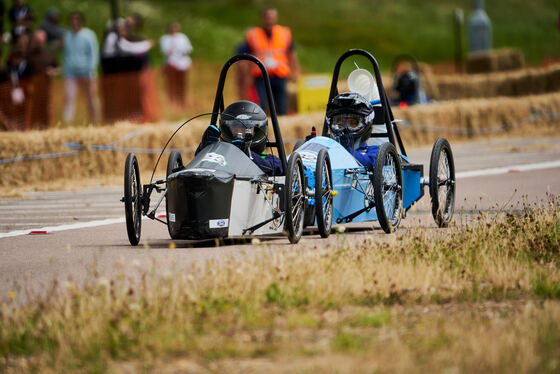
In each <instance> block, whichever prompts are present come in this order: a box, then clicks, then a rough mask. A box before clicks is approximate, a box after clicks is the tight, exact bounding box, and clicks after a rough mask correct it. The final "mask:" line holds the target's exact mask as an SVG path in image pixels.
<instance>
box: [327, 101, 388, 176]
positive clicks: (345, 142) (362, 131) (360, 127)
mask: <svg viewBox="0 0 560 374" xmlns="http://www.w3.org/2000/svg"><path fill="white" fill-rule="evenodd" d="M374 116H375V113H374V110H373V105H372V104H371V103H370V102H369V101H368V100H367V99H366V98H365V97H363V96H362V95H360V94H358V93H355V92H345V93H342V94H340V95H337V96H336V97H335V98H333V99H332V100H331V101H330V102H329V103H328V104H327V124H328V125H329V130H330V134H331V137H332V138H333V139H335V140H336V141H337V142H339V143H340V144H341V145H342V146H343V147H344V148H346V150H348V152H350V154H352V155H353V156H354V157H355V158H356V160H357V161H358V162H359V163H360V164H361V165H362V166H364V167H366V168H368V169H373V166H374V164H375V157H376V156H377V151H378V150H379V146H376V145H371V146H370V145H368V144H367V140H368V139H369V138H370V136H371V132H372V129H373V117H374Z"/></svg>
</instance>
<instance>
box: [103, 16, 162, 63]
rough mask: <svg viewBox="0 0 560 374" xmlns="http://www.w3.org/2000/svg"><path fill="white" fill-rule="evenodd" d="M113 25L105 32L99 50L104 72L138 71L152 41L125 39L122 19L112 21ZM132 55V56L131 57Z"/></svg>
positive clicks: (126, 33) (124, 23)
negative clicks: (100, 49) (101, 46)
mask: <svg viewBox="0 0 560 374" xmlns="http://www.w3.org/2000/svg"><path fill="white" fill-rule="evenodd" d="M114 23H115V26H114V27H113V28H112V29H111V30H110V31H109V32H108V33H107V36H106V37H105V40H104V41H103V48H102V52H101V56H102V61H103V72H104V73H105V74H111V73H121V72H129V71H138V70H141V69H142V67H143V60H144V59H143V57H142V56H144V55H146V54H147V53H148V51H149V50H150V49H151V48H152V46H153V42H151V41H150V40H142V41H137V42H132V41H129V40H128V39H127V37H128V29H127V26H126V21H125V20H124V19H122V18H121V19H118V20H116V21H114ZM131 57H132V58H131Z"/></svg>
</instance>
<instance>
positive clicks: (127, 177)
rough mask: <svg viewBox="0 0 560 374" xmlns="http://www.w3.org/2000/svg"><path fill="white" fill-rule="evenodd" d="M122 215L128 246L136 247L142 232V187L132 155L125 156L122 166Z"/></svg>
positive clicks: (135, 160) (136, 162)
mask: <svg viewBox="0 0 560 374" xmlns="http://www.w3.org/2000/svg"><path fill="white" fill-rule="evenodd" d="M124 213H125V218H126V231H127V233H128V240H129V241H130V244H132V245H138V243H139V242H140V235H141V231H142V185H141V184H140V170H139V169H138V160H137V159H136V156H135V155H134V153H129V154H128V156H126V161H125V164H124Z"/></svg>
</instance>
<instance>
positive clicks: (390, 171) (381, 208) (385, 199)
mask: <svg viewBox="0 0 560 374" xmlns="http://www.w3.org/2000/svg"><path fill="white" fill-rule="evenodd" d="M402 195H403V181H402V170H401V161H400V158H399V155H398V154H397V150H396V149H395V146H394V145H393V144H391V143H383V144H382V145H381V146H380V147H379V150H378V151H377V157H376V159H375V166H374V168H373V200H374V202H375V210H376V212H377V219H378V220H379V224H380V225H381V228H382V229H383V231H385V232H386V233H391V232H393V231H395V230H396V229H397V227H398V226H399V224H400V222H401V218H402Z"/></svg>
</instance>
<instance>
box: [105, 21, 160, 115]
mask: <svg viewBox="0 0 560 374" xmlns="http://www.w3.org/2000/svg"><path fill="white" fill-rule="evenodd" d="M128 38H129V29H128V27H127V23H126V21H125V20H124V19H122V18H121V19H117V20H113V21H111V24H110V25H109V29H108V31H107V34H106V36H105V40H104V42H103V48H102V53H101V55H102V58H101V66H102V68H103V74H104V76H103V78H102V80H101V89H102V98H103V120H104V121H105V122H107V123H113V122H116V121H119V120H129V121H139V122H140V121H143V119H144V117H145V116H144V110H143V106H142V97H143V96H142V85H141V83H142V70H143V69H144V68H145V66H146V65H145V61H146V59H145V56H146V55H147V53H148V51H149V50H150V48H152V45H153V43H152V42H151V41H149V40H142V41H136V42H134V41H130V40H129V39H128Z"/></svg>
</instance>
